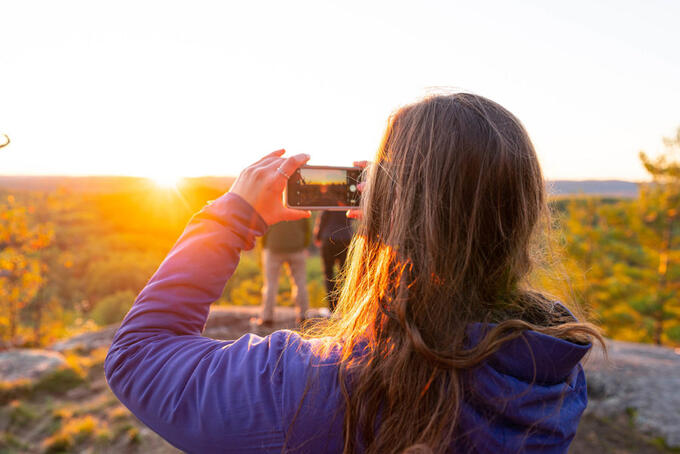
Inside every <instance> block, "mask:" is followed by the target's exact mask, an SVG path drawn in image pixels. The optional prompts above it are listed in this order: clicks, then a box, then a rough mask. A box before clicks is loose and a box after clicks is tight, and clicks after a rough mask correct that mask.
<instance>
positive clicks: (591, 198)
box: [0, 129, 680, 348]
mask: <svg viewBox="0 0 680 454" xmlns="http://www.w3.org/2000/svg"><path fill="white" fill-rule="evenodd" d="M665 144H666V152H665V153H664V154H662V155H660V156H657V157H650V156H648V155H647V154H645V153H641V154H640V162H641V165H642V166H644V168H645V169H646V171H647V172H648V174H649V181H648V182H645V183H640V185H639V196H638V197H636V198H631V197H611V196H595V195H585V194H575V195H574V194H572V195H569V196H564V195H560V196H554V197H553V198H551V200H550V206H551V211H552V225H551V229H550V235H549V238H548V240H547V241H545V242H544V244H543V246H542V247H541V248H540V251H539V254H538V255H537V259H538V261H539V266H537V267H536V271H535V272H534V275H533V276H532V280H533V282H534V284H535V285H536V286H538V287H541V288H543V289H546V290H547V291H549V292H550V293H551V294H552V295H553V296H554V297H555V298H558V299H560V300H562V301H565V302H567V303H569V302H575V303H577V304H579V305H580V306H581V307H582V308H583V309H584V311H585V315H586V316H587V317H588V319H590V320H591V321H593V322H595V323H597V324H598V325H600V326H601V327H602V329H603V331H604V333H605V335H606V336H608V337H611V338H614V339H620V340H627V341H635V342H646V343H655V344H659V345H668V346H676V347H677V346H680V298H679V297H678V290H679V287H680V222H678V219H679V217H680V212H679V209H680V164H679V162H678V159H677V155H678V152H679V151H680V129H678V132H677V134H676V136H675V137H673V138H670V139H666V140H665ZM22 181H23V180H22ZM22 181H19V180H17V182H18V183H17V182H15V183H17V184H14V185H13V187H11V186H12V185H7V184H5V185H4V186H5V188H4V189H1V190H0V293H2V295H1V297H0V305H1V306H2V307H1V308H0V348H9V347H40V346H45V345H49V344H50V343H53V342H54V341H55V340H57V339H60V338H63V337H66V336H70V335H74V334H77V333H80V332H84V331H88V330H94V329H97V328H98V327H101V326H107V325H110V324H114V323H117V322H119V321H120V320H121V319H122V317H123V316H124V315H125V313H126V312H127V310H128V309H129V308H130V306H131V304H132V303H133V301H134V298H135V295H136V294H137V292H139V290H140V289H141V288H142V287H143V286H144V284H145V282H146V281H147V280H148V278H149V277H150V276H151V275H152V273H153V272H154V270H155V268H156V267H157V266H158V265H159V264H160V262H161V261H162V259H163V257H164V256H165V254H166V253H167V252H168V251H169V249H170V248H171V247H172V245H173V243H174V241H175V240H176V239H177V237H178V236H179V234H180V233H181V231H182V229H183V227H184V226H185V225H186V223H187V222H188V220H189V219H190V217H191V215H192V214H193V213H194V212H196V211H198V210H199V209H200V208H201V207H202V206H203V205H204V204H205V203H206V202H207V201H209V200H213V199H215V198H217V197H219V196H220V195H221V194H222V193H223V192H224V191H225V190H227V189H228V187H229V185H230V180H229V179H200V178H199V179H185V180H184V181H183V182H182V183H181V184H180V185H178V186H177V187H172V188H163V187H159V186H157V185H155V184H154V183H153V182H152V181H150V180H146V179H143V178H118V179H115V178H114V179H109V180H106V181H105V183H106V184H103V181H104V180H102V181H96V179H80V180H78V179H73V180H72V181H70V182H61V183H60V180H59V179H56V180H55V179H53V180H51V181H48V182H44V181H43V182H38V183H36V182H33V183H30V182H29V183H30V184H29V183H26V181H23V182H22ZM19 183H21V184H19ZM259 247H260V246H259V245H258V246H257V247H256V249H255V250H253V251H249V252H247V253H245V254H244V255H243V256H242V259H241V263H240V265H239V267H238V269H237V271H236V273H235V275H234V276H233V277H232V279H231V280H230V281H229V283H228V285H227V287H226V288H225V290H224V293H223V295H222V297H221V299H220V300H219V301H218V302H217V304H235V305H244V304H250V305H257V304H259V303H260V289H261V285H262V278H261V275H260V258H259V257H260V254H259ZM308 275H309V276H308V277H309V280H308V285H309V293H310V298H311V305H312V306H317V307H319V306H323V305H325V301H324V297H325V293H324V292H325V291H324V287H323V284H322V272H321V266H320V260H319V253H318V250H316V249H314V246H310V251H309V261H308ZM289 292H290V287H289V284H288V280H287V279H284V277H283V274H282V277H281V287H280V295H279V297H280V302H281V304H290V302H289V297H288V296H289Z"/></svg>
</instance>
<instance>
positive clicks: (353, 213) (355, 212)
mask: <svg viewBox="0 0 680 454" xmlns="http://www.w3.org/2000/svg"><path fill="white" fill-rule="evenodd" d="M346 215H347V217H348V218H350V219H361V218H362V217H363V213H362V211H361V210H360V209H352V210H347V213H346Z"/></svg>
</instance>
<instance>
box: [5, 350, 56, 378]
mask: <svg viewBox="0 0 680 454" xmlns="http://www.w3.org/2000/svg"><path fill="white" fill-rule="evenodd" d="M65 364H66V361H65V360H64V357H63V356H62V355H61V354H60V353H57V352H52V351H49V350H37V349H21V350H19V349H17V350H8V351H5V352H0V382H3V383H9V384H11V383H14V382H18V381H23V380H39V379H41V378H42V377H44V376H45V375H48V374H49V373H51V372H53V371H54V370H56V369H58V368H60V367H62V366H64V365H65Z"/></svg>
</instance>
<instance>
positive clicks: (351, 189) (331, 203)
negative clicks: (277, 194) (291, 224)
mask: <svg viewBox="0 0 680 454" xmlns="http://www.w3.org/2000/svg"><path fill="white" fill-rule="evenodd" d="M361 172H362V169H359V168H353V167H347V168H342V167H321V166H304V167H301V168H300V169H298V170H297V171H296V172H295V174H293V175H292V176H291V178H290V179H289V180H288V190H287V198H288V206H291V207H300V208H308V209H313V208H318V209H329V208H330V209H332V208H342V207H344V208H349V207H356V206H359V189H358V188H357V185H358V184H359V181H360V178H361Z"/></svg>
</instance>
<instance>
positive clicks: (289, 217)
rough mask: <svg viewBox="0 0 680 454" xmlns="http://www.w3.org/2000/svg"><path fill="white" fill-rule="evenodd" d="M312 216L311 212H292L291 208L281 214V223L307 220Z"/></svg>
mask: <svg viewBox="0 0 680 454" xmlns="http://www.w3.org/2000/svg"><path fill="white" fill-rule="evenodd" d="M311 215H312V212H311V211H307V210H293V209H291V208H286V209H285V210H284V211H283V213H281V220H282V221H297V220H298V219H307V218H308V217H310V216H311Z"/></svg>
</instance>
